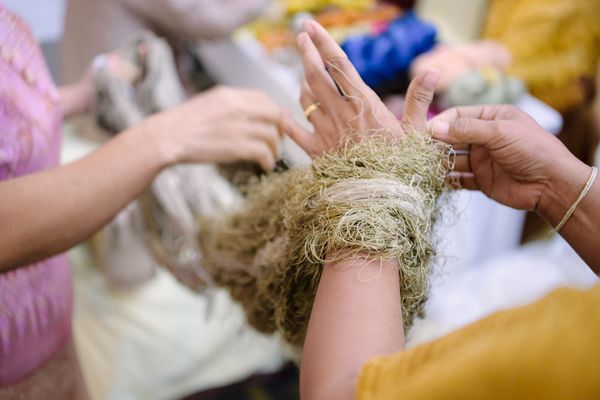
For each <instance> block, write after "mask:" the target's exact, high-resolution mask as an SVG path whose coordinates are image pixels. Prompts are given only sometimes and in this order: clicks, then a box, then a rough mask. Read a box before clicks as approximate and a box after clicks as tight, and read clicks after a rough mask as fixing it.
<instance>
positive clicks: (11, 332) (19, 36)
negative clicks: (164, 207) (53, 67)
mask: <svg viewBox="0 0 600 400" xmlns="http://www.w3.org/2000/svg"><path fill="white" fill-rule="evenodd" d="M61 119H62V113H61V111H60V108H59V104H58V93H57V91H56V88H55V87H54V84H53V83H52V79H51V77H50V74H49V72H48V69H47V67H46V65H45V62H44V59H43V57H42V54H41V51H40V49H39V46H38V45H37V43H36V41H35V39H34V38H33V36H32V34H31V32H30V31H29V29H28V28H27V26H26V25H25V23H24V22H23V21H21V20H20V19H19V18H18V17H16V16H15V15H14V14H13V13H11V12H10V11H9V10H8V9H6V7H5V6H4V5H3V4H2V3H1V2H0V181H3V180H8V179H12V178H16V177H19V176H22V175H26V174H29V173H33V172H36V171H40V170H44V169H48V168H51V167H53V166H56V165H57V164H58V162H59V152H60V128H61ZM0 184H2V183H1V182H0ZM0 201H2V200H1V199H0ZM8 228H10V227H8ZM2 229H7V227H3V226H1V221H0V232H1V230H2ZM71 308H72V288H71V275H70V271H69V266H68V263H67V259H66V257H65V256H64V255H61V256H57V257H53V258H50V259H48V260H44V261H41V262H38V263H36V264H33V265H29V266H27V267H24V268H19V269H16V270H14V271H10V272H6V273H2V274H0V387H2V386H6V385H9V384H11V383H14V382H16V381H18V380H20V379H21V378H23V377H24V376H25V375H27V374H28V373H30V372H32V371H33V370H35V369H36V368H37V367H39V366H40V365H42V364H43V363H44V362H45V361H47V360H48V359H49V358H51V357H52V356H53V355H54V354H55V353H56V352H57V351H58V350H59V349H61V348H62V347H63V346H64V345H65V344H66V343H67V342H68V341H69V339H70V335H71Z"/></svg>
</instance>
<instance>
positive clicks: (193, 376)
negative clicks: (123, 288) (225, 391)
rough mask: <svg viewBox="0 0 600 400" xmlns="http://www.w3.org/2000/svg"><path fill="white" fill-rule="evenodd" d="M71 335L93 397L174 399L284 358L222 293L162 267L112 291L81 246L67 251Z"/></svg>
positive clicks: (266, 368) (271, 368) (277, 344)
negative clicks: (187, 284) (201, 292)
mask: <svg viewBox="0 0 600 400" xmlns="http://www.w3.org/2000/svg"><path fill="white" fill-rule="evenodd" d="M70 256H71V263H72V266H73V270H74V280H75V319H74V334H75V341H76V345H77V350H78V354H79V358H80V362H81V366H82V369H83V372H84V375H85V378H86V382H87V384H88V389H89V392H90V394H91V398H92V400H130V399H131V400H140V399H149V400H150V399H151V400H161V399H165V400H167V399H176V398H181V397H183V396H185V395H188V394H191V393H194V392H196V391H199V390H204V389H209V388H213V387H217V386H222V385H227V384H230V383H233V382H237V381H239V380H242V379H245V378H247V377H249V376H250V375H252V374H254V373H265V372H267V373H268V372H273V371H275V370H277V369H278V368H279V367H281V365H282V364H283V361H284V350H283V347H282V346H281V344H280V342H279V340H277V339H275V338H273V337H268V336H265V335H261V334H259V333H257V332H256V331H254V330H252V329H250V328H249V327H248V326H247V324H246V322H245V316H244V313H243V311H242V310H241V308H240V306H239V305H238V304H236V303H234V302H233V300H232V299H231V298H230V297H229V294H227V293H226V292H225V291H221V290H220V291H218V292H217V293H216V295H215V296H214V298H213V304H212V313H211V316H210V318H209V319H207V318H206V313H205V311H206V308H207V298H206V297H203V296H198V295H196V294H194V293H192V292H190V291H189V290H187V289H186V288H184V287H183V286H181V285H180V284H179V283H177V281H176V280H175V279H174V278H173V277H172V276H171V275H170V274H169V273H168V272H166V271H163V270H160V269H159V270H158V271H157V273H156V276H155V277H154V278H153V279H152V280H151V281H149V282H147V283H145V284H144V285H142V286H140V287H139V288H137V289H135V290H131V291H128V292H126V293H119V292H115V291H111V290H110V289H109V287H108V286H107V285H106V281H105V280H104V279H103V277H102V276H101V275H100V273H99V272H98V267H97V266H95V265H93V261H92V258H90V257H89V254H87V252H86V250H85V248H84V247H79V248H77V249H75V250H74V251H72V252H71V254H70Z"/></svg>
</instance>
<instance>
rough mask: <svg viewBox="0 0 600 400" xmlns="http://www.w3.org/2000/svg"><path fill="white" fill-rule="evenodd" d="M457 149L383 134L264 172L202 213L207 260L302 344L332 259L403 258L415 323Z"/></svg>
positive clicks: (251, 306)
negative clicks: (228, 203)
mask: <svg viewBox="0 0 600 400" xmlns="http://www.w3.org/2000/svg"><path fill="white" fill-rule="evenodd" d="M407 130H410V129H408V128H407ZM387 136H389V135H387ZM449 149H450V148H449V146H447V145H445V144H442V143H440V142H437V141H435V140H433V139H432V138H431V135H430V134H428V133H425V134H424V133H423V132H409V133H407V134H406V135H405V136H404V137H403V138H402V139H401V140H399V139H393V138H390V137H386V135H384V134H378V135H376V136H374V137H371V138H369V139H368V140H363V141H360V142H358V143H350V142H348V143H346V144H345V145H344V146H342V147H341V148H340V149H338V150H336V151H334V152H331V153H326V154H324V155H323V156H321V157H319V158H316V159H315V160H314V161H313V164H312V165H311V166H310V167H307V168H305V169H296V170H289V171H286V172H284V173H279V174H271V175H270V176H267V177H263V178H262V179H260V180H258V179H257V180H256V181H255V182H254V183H253V184H251V185H249V187H248V189H247V198H246V201H245V202H244V203H243V204H242V205H241V206H240V207H239V208H237V209H235V210H230V211H229V212H227V213H223V214H220V215H216V216H213V217H210V218H201V219H200V221H199V236H198V238H199V243H200V246H201V250H202V253H203V255H204V258H203V264H204V266H205V268H206V270H207V271H208V272H209V273H210V274H211V275H212V276H213V278H214V280H215V282H216V283H217V285H219V286H222V287H225V288H227V289H229V291H230V292H231V295H232V297H233V298H234V299H235V300H237V301H238V302H240V303H241V305H242V306H243V308H244V309H245V312H246V315H247V318H248V322H249V323H250V324H251V325H252V326H253V327H254V328H256V329H257V330H259V331H261V332H264V333H273V332H279V333H280V334H281V335H282V336H283V338H284V339H285V341H286V342H287V343H288V344H290V345H292V346H293V347H296V348H300V347H301V346H302V344H303V342H304V337H305V334H306V329H307V325H308V320H309V318H310V313H311V309H312V305H313V301H314V297H315V293H316V289H317V285H318V283H319V279H320V276H321V269H322V268H323V264H324V263H325V262H331V261H336V260H340V259H343V258H352V257H364V256H367V257H370V258H375V259H384V258H385V259H388V258H390V259H396V260H397V262H398V278H399V281H400V287H401V293H402V317H403V320H404V328H405V330H407V328H409V327H410V326H411V324H412V321H413V318H414V317H415V315H421V314H422V312H423V306H424V303H425V301H426V299H427V293H428V289H429V275H430V264H431V258H432V256H433V255H434V246H433V244H432V241H433V239H432V230H433V225H434V222H435V219H436V215H437V198H438V196H439V195H440V194H441V192H442V190H443V189H444V187H445V178H446V175H447V172H448V168H449V162H448V160H449ZM333 256H335V257H333Z"/></svg>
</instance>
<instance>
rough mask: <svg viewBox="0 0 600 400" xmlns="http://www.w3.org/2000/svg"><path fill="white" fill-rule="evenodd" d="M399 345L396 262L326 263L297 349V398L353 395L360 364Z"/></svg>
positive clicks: (401, 339) (401, 341)
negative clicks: (299, 351)
mask: <svg viewBox="0 0 600 400" xmlns="http://www.w3.org/2000/svg"><path fill="white" fill-rule="evenodd" d="M403 347H404V330H403V324H402V309H401V301H400V287H399V281H398V269H397V266H396V262H395V261H389V260H384V261H379V260H377V261H375V260H372V261H367V260H365V259H357V260H347V261H343V262H338V263H334V264H326V265H325V266H324V267H323V273H322V276H321V281H320V283H319V287H318V289H317V294H316V297H315V301H314V305H313V309H312V313H311V316H310V322H309V325H308V330H307V334H306V340H305V342H304V350H303V353H302V364H301V369H300V386H301V387H300V389H301V396H302V398H303V399H311V400H312V399H332V398H335V399H353V398H354V392H355V386H356V381H357V378H358V375H359V372H360V370H361V368H362V366H363V365H364V364H365V363H366V362H367V361H368V360H369V359H370V358H372V357H375V356H379V355H385V354H391V353H394V352H397V351H399V350H401V349H402V348H403Z"/></svg>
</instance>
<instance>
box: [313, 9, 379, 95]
mask: <svg viewBox="0 0 600 400" xmlns="http://www.w3.org/2000/svg"><path fill="white" fill-rule="evenodd" d="M304 31H305V32H306V33H308V35H309V36H310V39H311V41H312V43H313V44H314V46H315V47H316V49H317V51H318V52H319V55H320V56H321V59H322V60H323V61H324V62H325V65H326V67H327V70H328V72H329V74H330V75H331V77H332V78H333V80H334V81H335V83H337V87H338V88H339V89H340V91H341V92H342V94H343V95H344V96H347V97H356V96H360V95H363V96H364V95H366V90H367V89H368V86H367V85H366V84H365V83H364V82H363V80H362V78H361V77H360V75H359V73H358V71H356V68H354V66H353V65H352V63H351V62H350V60H348V57H347V56H346V53H344V50H342V48H341V47H340V46H339V45H338V44H337V43H336V41H335V40H334V39H333V38H332V37H331V35H330V34H329V32H327V30H325V28H323V27H322V26H321V25H319V23H317V22H316V21H306V22H305V23H304Z"/></svg>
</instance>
